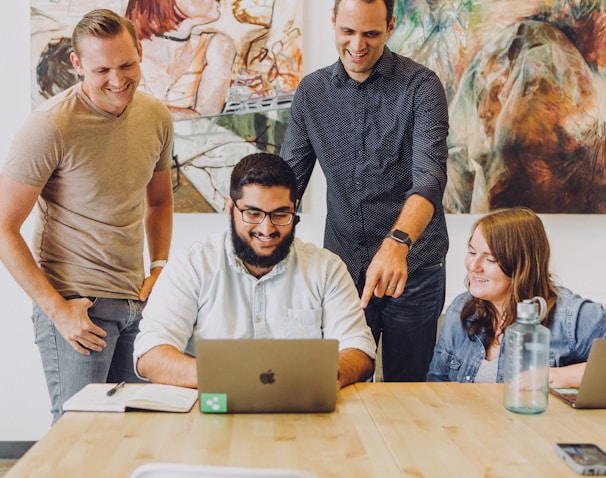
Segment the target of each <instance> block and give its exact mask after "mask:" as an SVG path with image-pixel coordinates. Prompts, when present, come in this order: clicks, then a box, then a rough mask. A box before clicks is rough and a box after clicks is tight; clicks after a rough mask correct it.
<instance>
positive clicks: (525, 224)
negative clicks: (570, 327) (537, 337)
mask: <svg viewBox="0 0 606 478" xmlns="http://www.w3.org/2000/svg"><path fill="white" fill-rule="evenodd" d="M478 227H479V228H481V230H482V235H483V236H484V239H485V240H486V243H487V244H488V247H489V248H490V251H491V253H492V255H493V256H494V258H495V260H496V261H497V263H498V264H499V267H500V268H501V270H502V271H503V272H504V273H505V275H507V276H508V277H510V278H511V296H510V297H509V301H508V302H507V304H506V305H505V307H504V310H503V324H502V325H501V328H500V330H497V328H498V317H497V311H496V309H495V307H494V306H493V305H492V303H490V302H489V301H487V300H482V299H478V298H476V297H471V298H470V299H469V300H468V301H467V302H466V303H465V305H464V306H463V310H462V312H461V323H462V324H463V327H464V328H465V330H466V331H467V334H468V335H469V337H470V338H473V337H474V335H476V334H477V335H479V336H480V337H482V341H483V342H484V345H485V346H486V347H489V346H490V345H491V344H492V343H493V342H494V340H495V337H496V336H497V335H498V333H499V332H503V331H504V330H505V328H506V327H508V326H509V325H511V324H513V323H514V322H515V321H516V308H517V304H518V302H522V301H523V300H524V299H531V298H532V297H535V296H540V297H543V298H544V299H545V301H546V302H547V313H546V314H545V319H544V320H543V325H549V323H550V318H551V312H552V311H553V307H554V305H555V303H556V300H557V294H556V291H555V287H554V285H553V283H552V280H551V274H550V272H549V258H550V248H549V241H548V240H547V234H546V233H545V228H544V227H543V223H542V221H541V219H540V218H539V217H538V216H537V215H536V214H535V213H534V212H533V211H532V210H530V209H528V208H521V207H518V208H510V209H498V210H496V211H493V212H491V213H489V214H487V215H486V216H483V217H481V218H480V219H478V220H477V221H476V223H475V224H474V225H473V228H472V234H473V231H475V230H476V229H477V228H478ZM467 280H468V279H467Z"/></svg>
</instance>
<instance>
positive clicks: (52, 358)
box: [32, 297, 145, 423]
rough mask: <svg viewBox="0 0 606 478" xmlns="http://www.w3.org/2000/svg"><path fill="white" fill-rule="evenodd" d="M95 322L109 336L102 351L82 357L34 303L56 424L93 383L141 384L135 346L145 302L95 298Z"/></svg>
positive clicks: (91, 312)
mask: <svg viewBox="0 0 606 478" xmlns="http://www.w3.org/2000/svg"><path fill="white" fill-rule="evenodd" d="M89 299H91V300H92V301H93V305H91V307H90V308H89V309H88V315H89V317H90V319H91V321H92V322H93V323H94V324H95V325H97V326H99V327H101V328H102V329H103V330H105V332H106V333H107V337H104V338H103V340H104V341H105V342H106V343H107V345H106V346H105V348H104V349H103V350H102V351H101V352H94V351H91V353H90V355H82V354H81V353H79V352H76V350H74V348H73V347H72V346H71V345H70V344H69V343H68V342H67V340H65V339H64V338H63V336H62V335H61V334H60V333H59V331H58V330H57V329H56V328H55V325H54V324H53V322H52V321H51V320H50V319H49V317H48V316H47V315H46V314H45V313H44V312H43V311H42V309H40V307H38V305H37V304H34V311H33V315H32V321H33V323H34V337H35V341H36V344H37V345H38V349H39V351H40V356H41V358H42V367H43V369H44V374H45V376H46V385H47V387H48V393H49V395H50V399H51V412H52V414H53V423H54V422H55V421H57V420H58V419H59V417H61V415H62V414H63V402H65V401H66V400H67V399H68V398H70V397H71V396H72V395H73V394H75V393H76V392H78V391H79V390H80V389H82V388H83V387H84V386H85V385H87V384H89V383H100V382H101V383H104V382H121V381H123V380H124V381H125V382H141V380H140V379H139V378H138V377H137V376H136V375H135V371H134V366H133V344H134V342H135V337H136V335H137V333H138V332H139V321H140V320H141V312H142V311H143V307H144V305H145V303H144V302H140V301H136V300H130V299H102V298H92V297H89Z"/></svg>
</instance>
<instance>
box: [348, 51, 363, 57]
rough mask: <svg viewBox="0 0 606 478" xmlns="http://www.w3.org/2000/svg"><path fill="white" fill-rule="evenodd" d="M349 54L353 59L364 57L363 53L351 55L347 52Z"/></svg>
mask: <svg viewBox="0 0 606 478" xmlns="http://www.w3.org/2000/svg"><path fill="white" fill-rule="evenodd" d="M349 54H350V55H351V56H353V57H354V58H362V57H363V56H364V55H365V53H352V52H349Z"/></svg>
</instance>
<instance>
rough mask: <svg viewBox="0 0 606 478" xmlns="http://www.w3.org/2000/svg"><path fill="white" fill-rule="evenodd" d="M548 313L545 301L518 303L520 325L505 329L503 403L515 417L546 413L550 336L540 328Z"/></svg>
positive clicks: (544, 328)
mask: <svg viewBox="0 0 606 478" xmlns="http://www.w3.org/2000/svg"><path fill="white" fill-rule="evenodd" d="M539 305H540V310H539ZM546 310H547V304H546V303H545V300H544V299H543V298H542V297H534V298H532V299H530V300H524V301H523V302H520V303H518V307H517V313H518V317H517V322H516V323H515V324H512V325H510V326H509V327H507V329H505V357H504V362H503V367H504V382H505V392H504V397H503V401H504V405H505V408H507V410H510V411H512V412H515V413H524V414H527V415H531V414H536V413H542V412H544V411H545V410H546V409H547V397H548V395H549V335H550V333H549V329H548V328H547V327H544V326H543V325H541V321H542V320H543V317H545V312H546Z"/></svg>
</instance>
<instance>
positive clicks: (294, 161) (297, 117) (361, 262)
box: [281, 0, 448, 381]
mask: <svg viewBox="0 0 606 478" xmlns="http://www.w3.org/2000/svg"><path fill="white" fill-rule="evenodd" d="M393 6H394V3H393V0H335V5H334V10H333V17H332V22H333V26H334V29H335V35H336V47H337V50H338V52H339V61H337V62H336V63H335V64H333V65H331V66H328V67H326V68H322V69H320V70H318V71H315V72H313V73H311V74H309V75H307V76H306V77H305V78H303V80H302V81H301V83H300V84H299V87H298V89H297V92H296V94H295V97H294V101H293V104H292V107H291V119H290V123H289V127H288V131H287V133H286V138H285V141H284V144H283V147H282V151H281V155H282V156H283V157H284V158H285V159H286V160H287V161H288V162H289V164H290V165H291V167H292V168H293V170H294V171H295V174H296V175H297V179H298V181H299V195H300V196H302V195H303V192H304V191H305V188H306V187H307V184H308V182H309V178H310V176H311V173H312V170H313V167H314V165H315V162H316V159H317V160H318V162H319V163H320V165H321V167H322V170H323V171H324V175H325V176H326V181H327V217H326V229H325V236H324V245H325V247H327V248H328V249H330V250H332V251H334V252H336V253H337V254H339V255H340V256H341V257H342V258H343V260H344V261H345V263H346V264H347V266H348V269H349V272H350V273H351V275H352V277H353V279H354V281H355V282H356V284H357V286H358V290H359V293H360V295H361V303H362V306H363V307H364V308H365V312H366V320H367V321H368V324H369V325H370V327H371V329H372V330H373V334H374V337H375V340H377V341H378V339H379V336H380V334H382V337H383V338H382V341H383V342H382V344H383V371H384V378H385V380H386V381H423V380H425V375H426V373H427V368H428V365H429V361H430V360H431V355H432V351H433V347H434V344H435V339H436V327H437V319H438V317H439V315H440V313H441V311H442V307H443V305H444V294H445V282H446V278H445V269H444V259H445V256H446V252H447V250H448V234H447V231H446V221H445V218H444V210H443V207H442V198H443V195H444V188H445V186H446V159H447V157H448V149H447V146H446V137H447V135H448V105H447V102H446V96H445V93H444V88H443V86H442V84H441V83H440V80H439V79H438V77H437V76H436V74H435V73H434V72H432V71H431V70H429V69H427V68H426V67H424V66H423V65H420V64H418V63H415V62H414V61H412V60H411V59H409V58H405V57H402V56H400V55H397V54H395V53H393V52H391V51H390V50H389V49H388V48H387V47H386V41H387V39H388V37H389V35H390V34H391V33H392V31H393V29H394V25H395V18H394V16H393Z"/></svg>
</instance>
